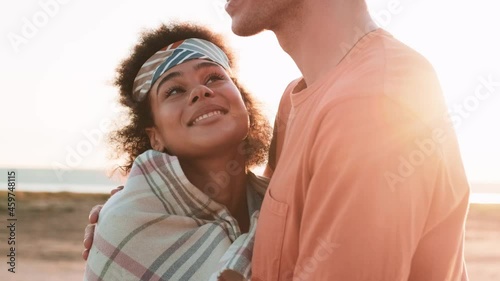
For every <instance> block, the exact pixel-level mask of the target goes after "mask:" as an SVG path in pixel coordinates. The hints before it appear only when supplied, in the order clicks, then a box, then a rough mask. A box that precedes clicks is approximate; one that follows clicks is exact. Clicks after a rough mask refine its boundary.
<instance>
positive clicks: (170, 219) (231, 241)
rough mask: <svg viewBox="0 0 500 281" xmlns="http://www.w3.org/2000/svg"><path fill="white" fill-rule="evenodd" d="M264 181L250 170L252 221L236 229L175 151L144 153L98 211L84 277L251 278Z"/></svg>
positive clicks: (131, 278)
mask: <svg viewBox="0 0 500 281" xmlns="http://www.w3.org/2000/svg"><path fill="white" fill-rule="evenodd" d="M267 185H268V179H266V178H263V177H258V176H256V175H254V174H250V175H249V180H248V186H247V198H248V203H249V214H250V215H251V226H250V231H249V232H248V233H245V234H242V233H241V232H240V229H239V227H238V223H237V222H236V220H235V219H234V218H233V217H231V215H230V213H229V212H228V210H227V209H226V207H225V206H223V205H221V204H219V203H217V202H215V201H213V200H212V199H210V198H209V197H208V196H207V195H206V194H204V193H203V192H202V191H200V190H199V189H198V188H196V187H195V186H194V185H192V184H191V183H190V182H189V181H188V179H187V178H186V177H185V175H184V173H183V172H182V169H181V166H180V164H179V162H178V160H177V158H176V157H173V156H169V155H167V154H164V153H160V152H157V151H153V150H149V151H146V152H144V153H143V154H141V155H140V156H139V157H137V159H136V160H135V162H134V165H133V167H132V170H131V172H130V175H129V177H128V179H127V182H126V184H125V188H124V189H123V190H122V191H120V192H118V193H117V194H115V195H113V196H112V197H111V198H110V199H109V200H108V201H107V202H106V203H105V204H104V207H103V209H102V210H101V213H100V215H99V222H98V224H97V226H96V230H95V233H94V243H93V246H92V249H91V251H90V255H89V258H88V261H87V266H86V269H85V276H84V280H88V281H97V280H120V281H125V280H197V281H201V280H210V281H212V280H224V281H226V280H249V279H250V277H251V257H252V249H253V243H254V235H255V228H256V224H257V219H258V216H259V209H260V205H261V203H262V199H263V196H264V194H265V190H266V188H267ZM228 188H230V187H228Z"/></svg>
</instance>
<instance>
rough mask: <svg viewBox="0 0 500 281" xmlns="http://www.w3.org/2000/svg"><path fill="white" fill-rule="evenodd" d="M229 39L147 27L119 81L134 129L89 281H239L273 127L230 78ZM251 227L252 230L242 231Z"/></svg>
mask: <svg viewBox="0 0 500 281" xmlns="http://www.w3.org/2000/svg"><path fill="white" fill-rule="evenodd" d="M233 68H234V67H233V58H232V56H231V53H230V52H229V51H228V49H227V47H226V46H225V45H224V44H223V41H222V39H221V37H219V36H217V35H215V34H213V33H212V32H210V31H208V30H207V29H205V28H202V27H200V26H195V25H189V24H174V25H169V26H165V25H162V26H161V27H160V28H158V29H156V30H153V31H150V32H147V33H145V34H144V35H143V36H142V38H141V40H140V43H139V44H137V45H136V47H135V49H134V50H133V52H132V54H131V55H130V57H129V58H128V59H127V60H125V61H124V62H123V63H122V64H121V65H120V67H119V68H118V76H117V78H116V80H115V84H116V86H118V88H119V91H120V102H121V104H122V105H124V106H125V107H127V108H128V109H129V120H130V124H128V125H127V126H125V127H124V128H121V129H119V130H118V131H116V132H115V133H114V134H113V136H112V140H113V142H114V143H116V144H117V145H118V146H117V147H118V149H117V152H118V153H126V154H127V155H128V159H127V163H126V165H125V166H124V167H125V171H126V172H127V173H129V177H128V180H127V183H126V185H125V188H124V190H123V191H121V192H119V193H117V194H115V195H114V196H112V197H111V198H110V200H109V201H108V202H107V203H106V204H105V205H104V207H103V209H102V211H101V213H100V218H99V223H98V224H97V227H96V230H95V235H94V240H93V246H92V249H91V251H90V254H89V257H88V262H87V268H86V272H85V280H209V279H210V280H217V279H219V280H228V279H227V278H230V277H231V278H235V279H231V280H243V279H244V278H249V277H250V273H251V271H250V258H251V250H252V245H253V234H254V231H255V225H256V220H257V218H258V209H259V208H260V203H261V201H262V198H263V194H264V191H265V188H266V187H267V180H266V179H265V178H260V177H257V176H255V175H253V174H252V173H251V172H250V171H249V168H250V167H252V166H254V165H258V164H261V163H263V162H264V161H265V159H266V153H267V150H268V144H269V139H270V135H271V133H270V126H269V125H268V123H267V121H266V119H265V118H264V116H263V115H262V114H261V113H260V112H259V110H258V109H257V107H256V104H255V102H254V101H253V100H252V98H251V96H250V95H249V94H248V93H247V92H246V91H245V90H244V89H243V88H242V87H241V86H240V85H239V84H238V82H237V80H236V79H235V77H234V70H233ZM242 233H245V234H242Z"/></svg>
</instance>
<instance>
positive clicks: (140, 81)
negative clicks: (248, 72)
mask: <svg viewBox="0 0 500 281" xmlns="http://www.w3.org/2000/svg"><path fill="white" fill-rule="evenodd" d="M192 59H208V60H211V61H213V62H215V63H218V64H219V65H220V66H222V67H224V69H226V70H227V71H230V67H229V59H228V58H227V56H226V54H225V53H224V52H223V51H222V50H221V49H220V48H219V47H217V46H216V45H215V44H213V43H211V42H209V41H206V40H203V39H197V38H190V39H186V40H181V41H178V42H175V43H173V44H170V45H169V46H167V47H165V48H163V49H161V50H159V51H158V52H156V53H155V54H154V55H153V56H152V57H150V58H149V59H148V60H147V61H146V62H145V63H144V64H143V65H142V67H141V69H140V70H139V73H137V76H136V77H135V79H134V92H133V93H132V95H133V98H134V100H136V101H143V100H144V99H145V98H146V95H147V93H148V91H149V90H150V89H151V87H152V86H153V84H154V83H155V82H156V80H158V78H160V76H162V74H163V73H165V72H166V71H168V70H169V69H171V68H172V67H174V66H176V65H179V64H181V63H184V62H186V61H188V60H192Z"/></svg>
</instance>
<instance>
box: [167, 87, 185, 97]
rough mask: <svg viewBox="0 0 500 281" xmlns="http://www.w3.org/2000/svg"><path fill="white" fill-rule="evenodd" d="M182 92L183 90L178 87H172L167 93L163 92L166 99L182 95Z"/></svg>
mask: <svg viewBox="0 0 500 281" xmlns="http://www.w3.org/2000/svg"><path fill="white" fill-rule="evenodd" d="M183 92H184V90H183V89H182V88H180V87H172V88H169V89H167V91H165V96H166V97H167V98H168V97H170V96H175V95H178V94H182V93H183Z"/></svg>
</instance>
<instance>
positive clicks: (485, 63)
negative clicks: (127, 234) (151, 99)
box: [0, 0, 500, 183]
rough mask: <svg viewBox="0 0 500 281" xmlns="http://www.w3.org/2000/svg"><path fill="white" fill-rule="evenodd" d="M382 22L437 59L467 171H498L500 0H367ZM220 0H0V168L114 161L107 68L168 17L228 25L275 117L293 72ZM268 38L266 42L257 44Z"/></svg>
mask: <svg viewBox="0 0 500 281" xmlns="http://www.w3.org/2000/svg"><path fill="white" fill-rule="evenodd" d="M367 2H368V5H369V7H370V11H371V13H372V15H373V16H374V18H375V20H376V21H377V22H378V24H379V26H381V27H383V28H385V29H386V30H388V31H389V32H390V33H392V34H393V35H394V36H395V37H396V38H398V39H400V40H401V41H402V42H404V43H405V44H407V45H409V46H411V47H412V48H414V49H415V50H417V51H418V52H420V53H421V54H423V55H424V56H425V57H426V58H427V59H428V60H429V61H430V62H431V63H432V64H433V66H434V68H435V70H436V72H437V74H438V77H439V79H440V81H441V85H442V88H443V92H444V95H445V98H446V101H447V103H448V107H449V109H450V115H451V116H452V118H453V120H454V124H455V127H456V131H457V135H458V138H459V143H460V147H461V152H462V157H463V161H464V165H465V168H466V172H467V175H468V177H469V180H470V181H471V182H479V183H500V52H499V51H498V50H500V35H498V34H499V33H498V27H499V26H500V17H498V11H499V10H500V3H499V2H498V1H494V0H476V1H465V0H439V1H431V0H419V1H413V0H368V1H367ZM224 3H225V1H224V0H213V1H212V0H182V1H180V0H178V1H172V0H164V1H158V0H156V1H152V0H143V1H132V0H128V1H126V0H125V1H123V0H122V1H118V0H107V1H96V0H88V1H77V0H39V1H33V0H23V1H2V2H1V3H0V36H1V37H0V65H1V66H2V67H1V68H0V74H1V75H0V85H2V90H1V91H0V95H1V102H0V132H1V133H0V168H16V169H21V168H49V169H110V168H111V167H113V164H115V163H116V162H114V161H111V160H109V159H108V156H109V154H110V153H109V152H110V151H111V149H110V147H109V146H107V144H106V142H105V135H106V133H107V132H108V131H109V128H110V124H112V122H114V121H115V120H117V118H118V116H119V114H120V111H121V109H120V108H119V107H118V106H117V103H116V97H117V91H116V89H115V88H114V87H112V86H111V81H112V80H113V77H114V73H115V72H114V71H115V68H116V66H117V65H118V64H119V62H120V61H121V60H122V59H124V58H125V57H126V56H127V55H128V53H129V52H130V49H131V48H132V46H133V45H134V44H135V43H136V40H137V38H138V35H139V34H140V32H141V31H142V30H145V29H147V28H154V27H157V26H158V25H159V24H160V23H162V22H168V21H172V20H180V21H192V22H196V23H201V24H204V25H206V26H209V27H211V28H213V29H214V30H215V31H217V32H219V33H223V34H225V35H226V36H227V37H228V39H229V42H230V45H231V46H232V47H233V49H234V50H235V53H236V54H237V55H238V59H239V77H240V80H241V81H242V82H243V84H244V85H245V86H246V87H247V88H248V89H250V91H251V92H252V93H254V94H255V95H256V96H257V98H258V99H259V100H260V101H261V102H262V103H263V105H264V109H265V113H266V114H267V115H268V117H269V119H270V120H271V121H272V120H273V118H274V114H275V112H276V110H277V107H278V102H279V99H280V96H281V93H282V92H283V90H284V89H285V87H286V85H287V84H288V83H289V82H290V81H291V80H293V79H295V78H297V77H299V76H300V72H299V71H298V70H297V68H296V66H295V64H294V63H293V61H292V60H291V59H290V57H289V56H288V55H287V54H286V53H284V52H283V51H282V50H281V49H280V46H279V44H278V42H277V41H276V39H275V37H274V34H272V33H271V32H264V33H261V34H259V35H257V36H253V37H248V38H242V37H237V36H235V35H233V34H232V33H231V30H230V18H229V16H227V15H226V14H225V11H224V9H223V7H224ZM263 49H265V50H266V52H263V51H262V50H263Z"/></svg>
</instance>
